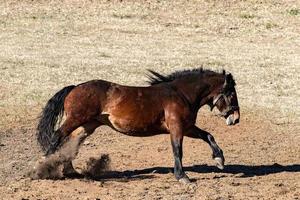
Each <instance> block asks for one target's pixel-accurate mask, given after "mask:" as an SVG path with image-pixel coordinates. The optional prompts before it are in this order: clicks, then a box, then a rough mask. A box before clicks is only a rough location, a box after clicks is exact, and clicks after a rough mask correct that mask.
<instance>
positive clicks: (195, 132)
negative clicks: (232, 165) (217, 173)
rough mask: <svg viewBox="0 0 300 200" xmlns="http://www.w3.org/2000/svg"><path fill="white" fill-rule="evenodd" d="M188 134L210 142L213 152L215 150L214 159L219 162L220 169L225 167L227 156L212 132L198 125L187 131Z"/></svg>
mask: <svg viewBox="0 0 300 200" xmlns="http://www.w3.org/2000/svg"><path fill="white" fill-rule="evenodd" d="M186 136H188V137H192V138H200V139H202V140H204V141H205V142H207V143H208V144H209V146H210V148H211V149H212V152H213V155H212V156H213V159H214V160H215V161H216V163H217V167H218V168H219V169H224V162H225V158H224V156H223V151H222V149H221V148H220V147H219V146H218V145H217V143H216V141H215V139H214V137H213V136H212V135H211V134H210V133H208V132H206V131H204V130H202V129H200V128H198V127H197V126H193V127H192V128H191V129H190V130H189V131H188V132H187V133H186Z"/></svg>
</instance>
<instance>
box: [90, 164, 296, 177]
mask: <svg viewBox="0 0 300 200" xmlns="http://www.w3.org/2000/svg"><path fill="white" fill-rule="evenodd" d="M184 170H185V171H186V172H196V173H220V174H223V175H222V176H216V178H222V177H226V175H224V174H234V175H236V176H237V177H239V178H247V177H254V176H266V175H270V174H276V173H281V172H300V165H299V164H293V165H280V164H277V163H274V164H273V165H237V164H229V165H226V166H225V168H224V170H219V169H218V168H217V167H215V166H208V165H193V166H188V167H184ZM168 173H173V168H170V167H151V168H145V169H137V170H127V171H107V172H105V173H103V175H101V176H97V177H95V176H89V177H88V178H89V179H92V180H97V181H109V180H119V181H130V180H136V179H151V178H154V177H155V174H168Z"/></svg>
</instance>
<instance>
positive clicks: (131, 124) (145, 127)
mask: <svg viewBox="0 0 300 200" xmlns="http://www.w3.org/2000/svg"><path fill="white" fill-rule="evenodd" d="M108 120H109V122H110V125H111V126H112V127H113V128H114V129H116V130H117V131H119V132H121V133H124V134H126V135H132V136H151V135H156V134H158V132H160V131H161V130H160V123H155V122H152V121H147V120H145V119H143V118H137V119H124V118H117V117H115V116H112V115H110V116H109V117H108Z"/></svg>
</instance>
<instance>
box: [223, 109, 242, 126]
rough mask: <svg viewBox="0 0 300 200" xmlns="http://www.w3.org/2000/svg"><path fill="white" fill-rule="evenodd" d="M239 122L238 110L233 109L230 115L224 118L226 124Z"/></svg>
mask: <svg viewBox="0 0 300 200" xmlns="http://www.w3.org/2000/svg"><path fill="white" fill-rule="evenodd" d="M239 122H240V112H239V111H238V110H236V111H234V112H233V113H232V114H231V115H229V116H228V117H227V118H226V124H227V125H228V126H230V125H235V124H237V123H239Z"/></svg>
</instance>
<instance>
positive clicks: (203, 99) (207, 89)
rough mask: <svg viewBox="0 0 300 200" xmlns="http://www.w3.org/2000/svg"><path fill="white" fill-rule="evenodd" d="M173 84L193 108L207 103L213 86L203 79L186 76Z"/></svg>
mask: <svg viewBox="0 0 300 200" xmlns="http://www.w3.org/2000/svg"><path fill="white" fill-rule="evenodd" d="M173 84H174V86H175V87H176V88H177V89H178V91H179V92H181V93H182V94H183V95H184V97H185V98H186V100H187V101H188V102H189V103H190V105H192V107H193V108H194V109H195V110H198V109H200V107H202V106H203V105H205V104H207V103H208V101H209V100H210V99H211V95H210V94H211V93H212V91H213V88H212V87H211V85H210V84H209V83H208V82H207V81H205V79H202V80H193V79H188V78H186V79H182V80H180V81H174V83H173Z"/></svg>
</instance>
